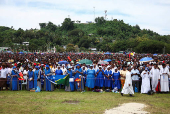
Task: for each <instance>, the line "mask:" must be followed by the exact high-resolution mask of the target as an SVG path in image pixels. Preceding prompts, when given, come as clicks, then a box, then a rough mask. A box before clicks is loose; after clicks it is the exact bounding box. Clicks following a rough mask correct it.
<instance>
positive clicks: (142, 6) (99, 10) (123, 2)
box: [0, 0, 170, 35]
mask: <svg viewBox="0 0 170 114" xmlns="http://www.w3.org/2000/svg"><path fill="white" fill-rule="evenodd" d="M105 10H107V17H106V18H107V20H112V19H118V20H123V21H124V22H125V23H127V24H129V25H132V26H134V25H136V24H138V25H139V26H140V28H141V29H150V30H152V31H154V32H157V33H159V34H160V35H170V15H169V11H170V0H0V26H8V27H11V26H13V28H14V29H18V28H22V29H24V30H26V29H31V28H37V29H39V28H40V27H39V23H48V22H49V21H51V22H52V23H54V24H56V25H61V23H62V22H63V21H64V19H65V18H68V17H70V18H71V20H73V21H76V20H80V21H81V22H82V23H85V22H86V21H92V22H94V18H95V17H101V16H105V12H104V11H105Z"/></svg>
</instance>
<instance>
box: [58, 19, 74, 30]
mask: <svg viewBox="0 0 170 114" xmlns="http://www.w3.org/2000/svg"><path fill="white" fill-rule="evenodd" d="M61 29H62V30H66V31H69V30H73V29H74V22H73V21H71V19H70V18H65V19H64V22H63V23H62V26H61Z"/></svg>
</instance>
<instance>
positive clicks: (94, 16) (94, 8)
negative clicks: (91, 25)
mask: <svg viewBox="0 0 170 114" xmlns="http://www.w3.org/2000/svg"><path fill="white" fill-rule="evenodd" d="M93 8H94V22H95V7H93Z"/></svg>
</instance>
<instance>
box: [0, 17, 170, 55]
mask: <svg viewBox="0 0 170 114" xmlns="http://www.w3.org/2000/svg"><path fill="white" fill-rule="evenodd" d="M39 26H40V30H38V29H29V30H23V29H22V28H19V29H18V30H15V29H14V28H13V27H11V28H9V27H4V26H0V46H1V47H2V46H3V47H5V46H8V47H11V48H12V49H16V50H18V49H27V50H30V51H34V50H41V51H46V50H47V49H48V48H49V47H56V49H57V51H58V52H63V51H67V52H70V51H73V52H75V51H78V50H77V48H79V51H88V50H89V47H92V48H97V50H98V51H110V52H118V51H125V50H128V49H131V50H133V51H135V52H137V53H163V48H165V53H170V46H169V43H170V35H160V34H158V33H156V32H153V31H151V30H149V29H141V28H140V26H139V25H135V26H131V25H129V24H126V23H124V21H123V20H117V19H114V20H109V21H108V20H107V21H106V20H105V19H104V17H97V18H96V19H95V23H80V22H79V23H76V22H74V21H72V20H71V19H70V18H65V19H64V21H63V23H62V24H61V25H56V24H54V23H52V22H48V23H39ZM22 42H29V46H28V47H26V46H24V45H21V44H22ZM16 44H20V45H16ZM64 45H67V49H66V50H65V49H63V46H64Z"/></svg>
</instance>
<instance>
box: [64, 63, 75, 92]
mask: <svg viewBox="0 0 170 114" xmlns="http://www.w3.org/2000/svg"><path fill="white" fill-rule="evenodd" d="M71 69H72V67H71V66H68V70H67V73H68V74H69V86H66V87H65V91H74V76H73V71H72V70H71Z"/></svg>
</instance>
